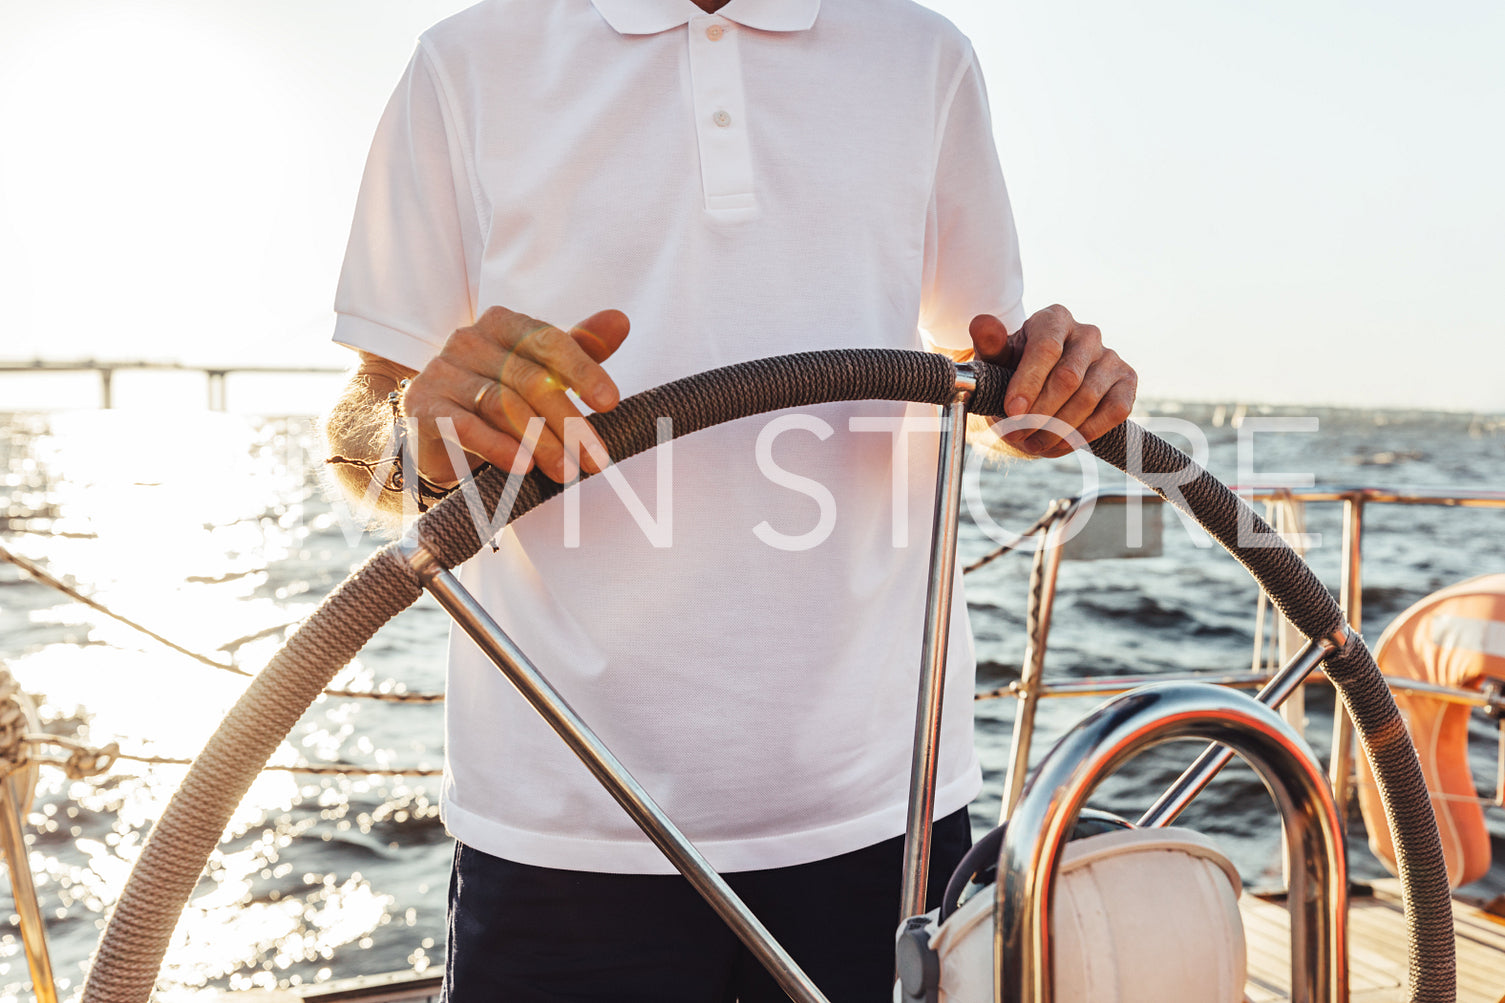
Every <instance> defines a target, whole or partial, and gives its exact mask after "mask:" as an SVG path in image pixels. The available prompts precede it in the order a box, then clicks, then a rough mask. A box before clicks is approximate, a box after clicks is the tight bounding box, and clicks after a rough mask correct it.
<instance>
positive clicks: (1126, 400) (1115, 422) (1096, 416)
mask: <svg viewBox="0 0 1505 1003" xmlns="http://www.w3.org/2000/svg"><path fill="white" fill-rule="evenodd" d="M1138 390H1139V377H1138V376H1136V375H1135V374H1134V372H1133V371H1132V370H1130V371H1129V372H1128V373H1127V374H1126V375H1124V376H1122V377H1120V378H1119V380H1118V382H1117V383H1114V384H1113V386H1112V387H1110V388H1109V389H1108V392H1107V393H1106V394H1104V395H1103V399H1102V400H1101V401H1099V402H1098V405H1097V410H1095V411H1093V412H1092V416H1091V417H1090V418H1088V419H1087V420H1086V421H1084V422H1082V424H1081V427H1080V428H1079V429H1078V431H1080V432H1081V433H1082V438H1084V439H1086V440H1087V441H1088V442H1095V441H1097V440H1098V439H1100V438H1102V436H1103V435H1105V434H1106V433H1108V432H1110V431H1112V430H1113V429H1115V428H1117V427H1118V426H1119V425H1122V424H1123V423H1124V422H1125V421H1126V420H1127V419H1128V417H1129V412H1131V411H1133V410H1134V398H1135V396H1136V394H1137V393H1138Z"/></svg>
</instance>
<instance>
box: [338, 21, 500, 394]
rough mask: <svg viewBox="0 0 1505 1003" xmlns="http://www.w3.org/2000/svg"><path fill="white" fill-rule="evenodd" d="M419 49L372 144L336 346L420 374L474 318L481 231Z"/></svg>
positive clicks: (449, 124)
mask: <svg viewBox="0 0 1505 1003" xmlns="http://www.w3.org/2000/svg"><path fill="white" fill-rule="evenodd" d="M448 110H449V109H448V105H447V103H446V101H445V97H444V88H443V86H442V80H441V77H440V74H439V72H438V70H437V68H436V67H435V65H434V63H433V62H432V60H431V58H430V56H429V54H428V52H427V51H426V50H425V49H424V48H423V47H422V46H420V48H419V49H418V51H417V53H416V54H415V55H414V56H413V60H412V62H410V63H409V64H408V68H407V72H406V73H405V74H404V75H403V78H402V81H401V82H400V83H399V84H398V85H397V89H396V91H395V92H394V93H393V94H392V98H391V100H390V101H389V102H388V103H387V108H386V111H385V112H384V113H383V114H382V117H381V122H380V124H379V125H378V126H377V129H376V137H375V139H374V140H373V141H372V143H371V153H370V156H369V157H368V158H367V161H366V172H365V175H364V176H363V178H362V179H361V188H360V195H359V197H358V198H357V200H356V207H355V221H354V223H353V224H352V225H351V228H350V244H349V246H348V247H347V249H346V251H345V263H344V267H343V268H342V269H341V271H340V283H339V288H338V290H337V291H336V293H335V305H334V308H335V313H336V315H337V318H336V321H335V330H334V340H335V341H336V342H338V343H339V344H342V345H348V346H350V347H352V348H358V349H362V350H364V351H367V352H372V353H375V354H376V355H380V356H382V357H384V358H387V359H391V360H392V361H393V362H397V363H401V364H402V365H405V366H408V367H410V368H413V369H421V368H422V367H423V366H424V364H425V363H426V362H428V360H429V359H431V358H432V357H433V356H435V355H436V354H438V352H439V349H440V348H441V347H442V346H443V344H444V341H445V339H446V338H447V337H448V336H449V334H450V332H452V331H453V330H455V328H457V327H463V326H465V325H467V324H470V323H472V322H473V321H474V319H475V305H474V304H475V291H474V275H475V269H476V267H477V264H478V262H479V258H480V254H479V243H480V237H479V234H480V228H479V217H478V215H477V211H476V199H475V195H474V189H473V187H472V185H471V183H470V180H469V178H470V176H471V174H470V171H469V170H468V162H467V159H466V157H467V154H466V152H465V150H466V147H465V143H464V141H463V138H462V135H461V130H460V128H459V125H458V123H457V122H455V121H454V118H453V116H451V115H450V114H448Z"/></svg>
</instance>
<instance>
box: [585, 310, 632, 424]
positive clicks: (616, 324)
mask: <svg viewBox="0 0 1505 1003" xmlns="http://www.w3.org/2000/svg"><path fill="white" fill-rule="evenodd" d="M631 326H632V324H631V322H630V321H628V319H627V315H626V314H625V313H623V312H622V311H620V310H602V311H601V312H599V313H593V314H591V315H590V316H589V317H587V318H585V319H584V320H582V321H581V322H580V323H578V324H576V325H575V326H574V327H573V328H571V329H570V337H571V338H574V339H575V344H577V345H579V346H580V348H581V350H582V351H584V352H585V354H586V355H589V356H590V357H591V358H592V359H594V360H595V361H596V362H605V361H606V360H607V359H609V358H611V355H612V353H613V352H615V351H616V350H617V349H618V348H621V347H622V342H623V341H625V340H627V332H628V330H629V329H630V328H631ZM598 410H600V409H598Z"/></svg>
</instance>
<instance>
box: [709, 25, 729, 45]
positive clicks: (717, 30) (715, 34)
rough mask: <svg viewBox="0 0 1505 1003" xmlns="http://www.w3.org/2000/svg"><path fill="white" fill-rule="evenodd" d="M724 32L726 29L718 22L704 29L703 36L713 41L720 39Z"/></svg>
mask: <svg viewBox="0 0 1505 1003" xmlns="http://www.w3.org/2000/svg"><path fill="white" fill-rule="evenodd" d="M725 34H726V29H725V28H723V27H721V25H719V24H713V25H711V26H710V27H709V28H707V29H706V30H705V37H706V38H709V39H710V40H711V41H713V42H719V41H721V36H722V35H725Z"/></svg>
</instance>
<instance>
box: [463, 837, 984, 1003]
mask: <svg viewBox="0 0 1505 1003" xmlns="http://www.w3.org/2000/svg"><path fill="white" fill-rule="evenodd" d="M933 831H934V837H933V843H932V853H931V867H930V882H929V888H928V893H929V900H930V901H929V905H930V907H932V908H933V907H934V906H935V905H936V904H937V903H938V902H939V900H940V896H941V893H942V891H943V890H944V889H945V886H946V879H947V878H948V877H949V876H950V874H951V871H952V869H953V868H954V867H955V866H956V864H957V863H958V862H959V861H960V860H961V858H962V855H963V854H964V853H966V851H967V848H968V847H969V846H970V845H971V843H972V835H971V830H970V827H969V824H968V821H967V813H966V809H963V810H961V811H958V812H956V813H955V814H952V815H949V816H947V817H946V818H944V819H942V820H940V821H939V822H937V823H935V826H934V830H933ZM903 848H904V840H903V837H898V838H895V839H891V840H885V841H884V842H882V843H877V844H874V845H873V846H869V847H865V848H863V849H861V850H856V851H853V852H852V853H846V854H842V855H841V856H839V857H832V858H830V859H827V860H819V861H815V862H814V863H809V864H800V865H798V866H795V867H782V868H776V869H772V870H765V871H743V872H740V873H734V874H727V875H725V878H726V880H727V883H728V884H730V885H731V886H732V888H733V889H734V890H735V891H736V893H737V894H738V895H739V896H741V898H742V900H743V901H744V902H746V903H747V904H748V906H749V907H750V908H751V909H752V911H753V913H754V915H756V916H757V917H758V919H759V920H760V921H761V922H762V923H763V925H764V926H766V927H767V928H768V929H769V931H770V932H772V934H773V935H774V937H775V938H776V939H777V940H778V942H779V943H780V944H782V945H783V946H784V948H785V950H787V951H788V952H789V953H790V954H791V955H792V956H793V957H794V960H795V961H796V962H797V963H798V964H799V965H800V967H801V968H803V969H804V971H805V973H806V974H807V975H809V976H810V977H811V979H813V980H814V982H815V984H816V986H817V987H819V988H820V990H821V991H822V992H823V993H825V994H826V996H827V998H828V999H830V1000H831V1003H877V1001H882V1000H887V999H891V998H892V995H893V970H894V931H895V929H896V928H897V927H898V923H899V885H900V880H901V874H900V871H901V867H902V861H903ZM443 999H444V1000H445V1001H446V1003H493V1001H496V1003H545V1001H560V1003H563V1001H570V1003H585V1001H597V1000H599V1001H603V1003H604V1001H613V1003H630V1001H643V1003H649V1001H652V1003H731V1001H733V1000H740V1001H741V1003H763V1001H770V1003H771V1001H784V1000H787V999H788V997H787V996H786V995H785V994H784V993H783V991H782V990H781V989H779V987H778V985H777V983H775V982H774V981H773V979H772V978H771V977H770V976H769V975H768V974H767V973H766V972H765V971H764V970H763V967H762V966H761V965H759V964H758V962H757V961H756V960H754V958H753V957H752V955H751V954H750V953H749V952H748V951H747V949H746V948H745V947H743V946H742V944H741V942H740V941H738V940H737V938H736V937H735V936H734V935H733V934H732V932H731V931H730V930H729V929H728V928H727V926H726V924H725V923H723V922H722V921H721V919H720V917H718V916H717V915H716V914H715V912H713V911H712V909H711V907H710V906H708V905H706V903H705V901H704V900H703V899H702V898H701V897H700V895H699V894H698V893H697V892H696V891H695V890H694V889H693V888H691V887H690V884H689V882H687V881H685V879H684V878H682V877H680V876H679V875H677V874H674V875H658V874H595V873H587V872H581V871H562V870H554V869H552V868H547V867H531V866H528V865H526V864H517V863H513V862H511V861H508V860H502V859H500V858H498V857H493V856H490V855H488V854H485V853H482V852H480V851H479V850H476V849H474V848H472V847H469V846H465V845H464V844H462V843H456V845H455V866H454V871H453V872H452V874H451V877H450V886H449V940H448V943H447V944H446V945H445V968H444V996H443Z"/></svg>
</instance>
